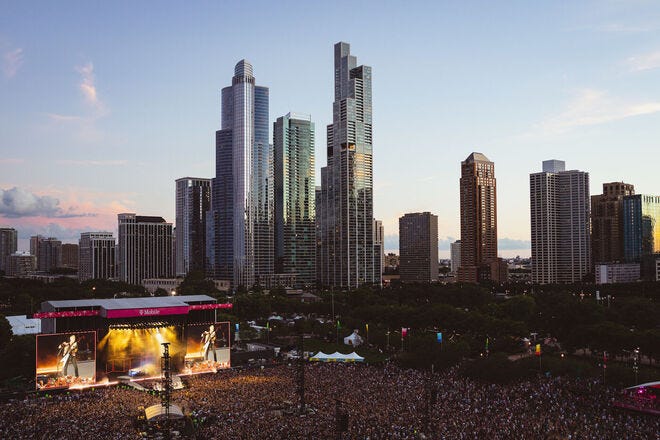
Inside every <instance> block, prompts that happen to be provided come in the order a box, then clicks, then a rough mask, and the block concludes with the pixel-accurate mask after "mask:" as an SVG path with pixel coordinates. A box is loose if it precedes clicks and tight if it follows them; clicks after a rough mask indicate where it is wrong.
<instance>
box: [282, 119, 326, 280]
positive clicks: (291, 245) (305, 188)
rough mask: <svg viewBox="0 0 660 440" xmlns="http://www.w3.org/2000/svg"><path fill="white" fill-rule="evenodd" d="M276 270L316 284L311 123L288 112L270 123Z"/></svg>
mask: <svg viewBox="0 0 660 440" xmlns="http://www.w3.org/2000/svg"><path fill="white" fill-rule="evenodd" d="M273 143H274V156H275V157H274V169H275V179H274V181H275V272H276V273H278V274H284V273H295V274H297V275H296V283H297V284H298V285H300V286H305V285H307V286H313V285H315V284H316V231H315V218H316V214H315V212H316V207H315V198H316V194H315V190H316V185H315V179H314V172H315V169H314V123H313V122H312V119H311V117H310V116H308V115H301V114H296V113H289V114H287V115H286V116H281V117H279V118H278V119H277V121H276V122H275V123H274V124H273Z"/></svg>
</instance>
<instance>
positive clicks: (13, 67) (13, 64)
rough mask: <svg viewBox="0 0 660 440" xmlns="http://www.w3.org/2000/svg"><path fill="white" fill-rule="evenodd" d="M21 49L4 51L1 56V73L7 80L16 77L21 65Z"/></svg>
mask: <svg viewBox="0 0 660 440" xmlns="http://www.w3.org/2000/svg"><path fill="white" fill-rule="evenodd" d="M23 58H24V57H23V49H21V48H20V47H17V48H15V49H9V50H6V51H5V52H4V53H3V54H2V71H3V73H4V74H5V77H7V78H13V77H14V76H16V73H17V72H18V69H20V68H21V66H22V65H23Z"/></svg>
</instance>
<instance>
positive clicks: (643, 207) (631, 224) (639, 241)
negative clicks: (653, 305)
mask: <svg viewBox="0 0 660 440" xmlns="http://www.w3.org/2000/svg"><path fill="white" fill-rule="evenodd" d="M623 248H624V250H623V252H624V259H625V261H626V262H627V263H640V265H641V268H640V269H641V275H642V278H644V279H647V280H652V279H654V278H655V264H656V263H655V260H656V259H657V258H660V255H658V254H660V196H651V195H646V194H635V195H630V196H625V197H624V198H623Z"/></svg>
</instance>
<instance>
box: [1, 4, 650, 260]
mask: <svg viewBox="0 0 660 440" xmlns="http://www.w3.org/2000/svg"><path fill="white" fill-rule="evenodd" d="M340 3H341V2H340ZM476 5H478V6H476ZM273 7H274V6H269V5H268V4H263V5H262V6H261V8H263V13H264V17H261V16H259V17H254V16H252V14H251V13H250V11H249V10H248V9H245V8H243V7H240V6H236V7H235V8H234V9H232V8H231V7H228V6H227V7H222V8H219V9H216V10H214V8H213V7H209V10H208V11H206V12H204V11H201V10H200V11H197V10H191V9H188V8H184V9H183V10H181V8H177V7H176V6H173V5H171V6H170V7H165V8H163V10H162V11H156V12H154V11H148V9H151V8H148V7H147V6H146V5H142V6H140V5H138V6H135V7H132V8H129V7H128V6H126V7H125V8H116V7H115V8H111V7H110V6H103V5H101V6H97V7H90V6H84V5H83V6H81V7H80V8H77V9H76V10H75V13H72V11H71V10H67V8H56V7H55V6H50V5H44V6H43V7H42V8H40V10H39V11H38V12H32V11H30V9H32V8H30V7H29V5H28V6H27V7H26V6H25V5H23V4H12V5H8V6H7V7H6V9H7V13H6V14H4V15H3V17H2V18H0V28H1V29H3V30H2V31H0V52H1V53H0V55H2V57H1V58H2V63H3V64H2V72H1V73H2V75H0V96H2V98H3V99H0V115H2V117H0V133H2V134H0V145H2V151H3V154H2V157H1V158H0V176H1V177H0V191H2V197H0V199H2V200H3V201H2V202H0V227H14V228H16V229H17V230H18V233H19V237H20V238H19V249H21V250H27V249H28V245H27V240H28V238H29V237H30V236H32V235H37V234H41V235H43V236H45V237H51V236H52V237H57V238H58V239H61V240H62V242H64V243H75V242H77V240H78V239H79V236H80V233H81V232H85V231H106V230H108V231H115V233H116V231H117V225H116V218H117V217H116V216H117V214H119V213H122V212H140V213H144V214H145V215H154V216H163V217H164V218H166V219H167V221H168V222H174V220H175V219H174V211H175V207H174V203H173V202H172V194H171V187H172V183H171V182H172V181H174V180H175V179H176V178H179V177H181V176H186V175H192V176H200V177H205V178H211V177H213V175H214V173H213V169H214V148H213V141H212V139H213V133H214V131H215V130H216V129H217V128H218V127H219V119H220V118H219V114H220V108H221V105H220V90H221V88H222V87H223V86H224V85H225V83H226V78H227V73H226V72H227V71H228V70H229V69H231V67H232V66H233V65H234V64H235V63H236V62H237V61H238V60H240V59H243V58H247V59H249V60H250V61H251V62H252V63H253V65H254V66H255V69H256V70H257V71H258V73H257V76H258V78H259V82H260V83H262V84H267V85H268V86H269V88H270V90H271V94H272V96H271V99H270V101H271V105H270V107H271V108H270V113H269V117H268V124H272V123H273V122H274V121H275V119H276V117H277V116H278V115H282V114H286V113H288V112H289V111H297V112H302V113H306V114H311V116H312V118H313V120H314V121H316V122H317V123H318V124H319V126H324V125H327V124H328V123H330V122H331V121H332V113H331V109H329V108H328V102H329V101H330V100H331V99H332V98H331V97H332V94H333V93H332V85H331V84H332V78H331V72H332V70H331V69H330V66H331V63H332V56H331V54H332V52H331V50H332V48H331V46H332V44H334V43H335V42H337V41H347V42H350V43H351V45H352V46H353V48H354V49H355V51H356V53H359V54H360V59H361V61H363V62H364V63H365V64H367V65H370V66H373V67H374V69H375V70H374V72H375V75H374V79H373V88H374V92H373V95H374V108H375V110H376V111H375V112H374V143H375V145H376V147H377V148H376V151H375V156H374V217H375V218H378V219H382V220H383V225H384V229H385V235H386V238H385V250H386V252H387V251H392V250H396V248H397V246H396V245H395V244H396V243H398V236H397V235H396V231H397V229H398V228H397V219H398V218H399V217H400V216H401V215H402V214H404V213H406V212H420V211H431V212H434V213H437V215H438V217H439V219H438V220H439V221H438V223H439V225H438V227H439V237H440V250H441V252H440V257H441V258H442V257H448V255H449V243H450V242H453V241H454V240H456V239H459V238H460V232H459V219H460V217H459V214H458V213H459V203H458V178H459V172H458V170H457V164H458V163H459V162H460V161H461V160H462V159H464V158H465V156H467V154H469V153H470V152H471V151H481V152H483V153H484V154H485V155H486V156H487V157H489V158H490V159H491V160H492V161H494V162H495V163H496V164H497V166H498V187H499V188H498V205H499V209H498V235H499V237H500V240H499V246H498V248H499V254H500V255H502V256H505V257H507V256H514V255H516V254H520V255H522V256H528V255H529V240H530V226H529V205H528V203H529V201H528V181H527V179H528V175H529V173H532V172H534V171H535V170H536V168H538V163H539V162H541V161H543V160H547V159H562V160H566V161H567V162H569V163H570V164H571V165H572V167H573V168H575V169H580V170H584V171H586V172H589V174H590V194H592V195H593V194H598V193H599V192H600V191H599V189H600V188H601V185H602V184H603V183H605V182H614V181H625V182H629V183H631V184H633V185H635V188H636V192H638V193H640V194H652V195H653V194H660V185H659V184H658V181H657V179H655V178H654V177H655V176H654V168H655V166H656V165H655V162H656V161H654V159H660V153H658V152H657V151H658V149H657V146H656V145H655V143H656V141H654V139H657V138H658V134H659V131H660V128H658V127H660V124H658V114H659V112H660V89H659V88H658V81H657V78H658V74H659V72H660V61H659V60H660V55H659V54H660V52H659V51H660V38H659V37H658V32H657V31H658V30H659V29H660V22H658V21H656V22H654V21H653V17H657V15H658V14H657V13H658V7H657V6H655V5H652V4H650V3H645V2H635V3H633V4H627V5H625V7H624V5H622V4H621V3H619V2H586V3H584V4H582V5H550V4H545V5H541V6H539V5H534V6H532V5H526V6H520V5H518V6H517V7H513V6H512V5H509V6H508V7H507V6H502V5H497V6H495V5H489V4H487V3H485V2H476V4H475V6H470V5H464V6H462V7H461V6H451V5H435V4H427V5H422V4H421V3H419V4H418V7H412V8H409V10H408V11H405V10H403V6H398V5H396V6H395V5H386V6H384V7H382V8H374V7H373V4H371V5H370V4H368V3H365V4H361V5H351V8H353V10H354V11H355V17H343V16H342V20H345V22H346V23H347V24H357V23H358V22H359V23H362V22H363V21H362V19H361V18H360V17H363V16H364V14H366V13H369V14H372V18H373V20H372V21H373V22H374V23H376V22H378V23H380V24H378V25H376V24H370V25H369V27H368V29H366V30H367V32H365V29H364V28H360V26H355V27H356V28H359V29H356V30H350V29H349V28H350V27H351V26H342V27H341V28H342V29H335V27H336V26H332V25H331V24H328V25H325V24H324V23H326V22H328V23H331V22H332V21H333V20H332V18H333V17H338V16H339V15H338V14H339V13H340V12H341V11H342V10H343V9H344V8H343V7H342V5H341V4H340V5H338V6H334V7H330V6H319V7H318V8H315V9H314V10H313V11H312V10H305V9H303V10H300V11H294V12H292V13H291V14H290V16H284V15H283V14H281V13H279V14H278V13H277V12H276V11H274V10H273V9H271V8H273ZM473 8H476V9H473ZM72 9H73V8H72ZM380 9H382V10H380ZM422 9H423V11H424V13H423V14H422V13H421V11H422ZM477 9H479V10H481V11H482V12H483V13H482V14H472V12H473V11H476V10H477ZM594 11H597V13H594ZM225 12H226V14H225ZM147 14H149V16H151V15H153V14H155V15H154V21H153V22H150V23H148V26H143V24H144V23H143V22H142V20H141V18H140V17H144V16H147ZM269 14H276V15H275V16H276V17H279V18H280V19H281V22H280V23H279V24H277V26H278V27H280V26H285V25H286V23H302V24H301V25H300V26H299V27H295V26H290V28H292V29H293V28H296V29H295V30H287V32H286V33H285V34H284V35H283V36H282V37H281V38H282V39H283V40H285V41H287V42H295V43H296V44H298V45H299V46H300V50H301V51H303V52H305V53H307V54H309V56H308V57H304V60H303V59H300V60H288V61H287V63H281V62H278V61H279V58H280V57H281V56H282V55H283V53H285V52H282V50H275V51H273V50H271V49H272V48H271V47H269V46H270V45H264V44H263V41H264V39H265V38H266V37H265V36H267V35H269V34H270V33H272V31H273V29H274V28H273V27H272V26H276V25H274V24H270V25H268V23H269V22H270V20H267V19H266V18H265V17H266V16H269ZM508 16H512V17H513V18H516V20H513V21H511V22H509V21H505V20H508V18H507V17H508ZM395 17H396V19H395ZM521 18H526V19H527V20H523V19H521ZM101 19H103V20H107V23H110V24H111V25H110V27H108V25H107V24H104V22H101V21H100V20H101ZM249 20H256V21H257V22H258V23H262V24H264V26H263V27H261V28H259V27H258V26H257V28H258V29H259V31H258V32H256V33H255V35H254V36H248V37H247V38H246V36H245V35H242V36H240V37H238V35H240V32H238V31H237V29H239V28H240V27H241V26H243V25H245V23H247V22H248V21H249ZM395 20H396V21H395ZM319 23H321V25H319ZM394 23H400V24H401V25H403V26H404V27H405V26H409V27H412V26H414V28H415V29H416V32H414V33H411V34H406V35H403V34H396V33H393V32H392V31H391V29H392V28H394V27H395V26H394ZM504 23H507V27H506V29H503V26H504ZM191 24H196V25H198V26H195V27H193V26H190V25H191ZM269 26H271V27H269ZM65 27H66V28H67V29H72V31H71V32H68V33H66V32H63V31H62V29H63V28H65ZM180 27H183V28H185V29H187V31H185V32H184V31H182V32H181V33H179V32H177V29H180ZM399 27H401V26H399ZM37 28H39V30H38V31H37V30H35V29H37ZM193 28H194V29H195V30H194V31H191V30H190V29H193ZM91 29H99V30H101V31H100V32H99V31H96V32H91ZM473 31H474V35H472V34H471V32H473ZM232 33H236V34H237V35H233V34H232ZM170 34H171V35H177V36H176V37H174V36H171V35H170ZM65 35H66V36H65ZM303 36H305V38H302V37H303ZM266 41H268V40H266ZM501 46H506V47H507V51H506V53H505V52H504V51H502V50H501ZM170 52H171V53H170ZM145 54H149V55H145ZM585 54H588V56H585ZM301 58H302V57H301ZM523 59H527V60H532V61H530V62H528V63H526V64H524V65H523V64H522V63H521V61H520V60H523ZM410 66H418V67H419V68H420V69H422V71H423V72H424V74H423V75H422V77H423V79H422V80H421V81H409V80H408V78H410ZM503 66H504V67H503ZM301 85H302V87H301ZM171 103H176V105H175V106H173V105H171ZM271 141H272V137H271ZM325 145H326V140H325V133H324V131H323V130H321V131H320V132H319V133H317V140H316V147H317V150H316V152H315V153H316V156H317V157H318V158H320V159H319V160H317V161H316V181H317V182H320V172H319V169H320V167H322V166H325V156H326V155H325V154H324V153H325V151H324V150H325ZM624 151H625V153H626V154H620V153H621V152H624ZM411 153H412V154H411ZM617 154H618V156H617ZM599 156H602V157H599ZM612 156H616V157H617V160H616V161H611V160H604V159H603V158H606V157H612ZM640 157H645V158H646V159H647V160H644V161H640V160H639V158H640ZM411 195H413V196H411Z"/></svg>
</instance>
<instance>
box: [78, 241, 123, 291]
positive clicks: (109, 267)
mask: <svg viewBox="0 0 660 440" xmlns="http://www.w3.org/2000/svg"><path fill="white" fill-rule="evenodd" d="M78 251H79V258H78V265H79V268H78V279H79V280H80V281H81V282H82V281H86V280H96V279H103V280H110V279H114V278H115V277H116V276H117V272H116V244H115V237H113V235H112V232H83V233H82V234H80V240H79V241H78Z"/></svg>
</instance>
